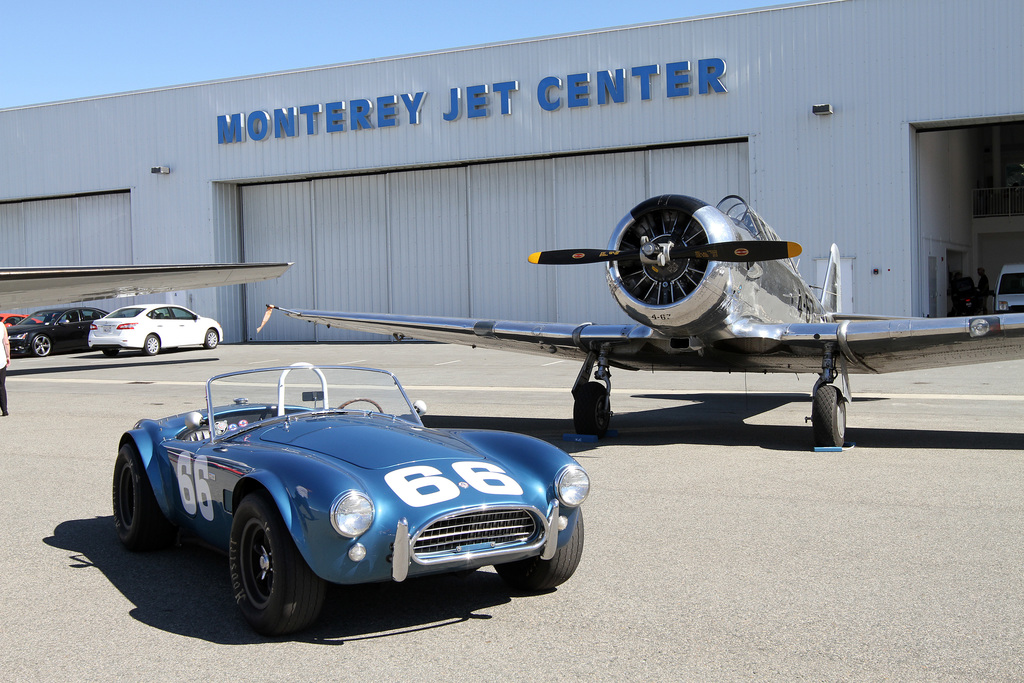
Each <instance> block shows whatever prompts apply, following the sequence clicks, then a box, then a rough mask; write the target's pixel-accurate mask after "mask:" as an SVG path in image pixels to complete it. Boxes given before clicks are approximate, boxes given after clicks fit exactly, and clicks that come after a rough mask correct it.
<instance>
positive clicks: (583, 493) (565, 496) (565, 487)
mask: <svg viewBox="0 0 1024 683" xmlns="http://www.w3.org/2000/svg"><path fill="white" fill-rule="evenodd" d="M555 491H557V493H558V500H559V502H561V503H562V505H566V506H568V507H571V508H574V507H578V506H579V505H581V504H582V503H583V501H585V500H586V499H587V495H588V494H589V493H590V477H588V476H587V473H586V471H585V470H584V469H583V468H582V467H580V466H579V465H569V466H568V467H566V468H565V469H564V470H562V471H561V473H560V474H559V475H558V479H557V480H555Z"/></svg>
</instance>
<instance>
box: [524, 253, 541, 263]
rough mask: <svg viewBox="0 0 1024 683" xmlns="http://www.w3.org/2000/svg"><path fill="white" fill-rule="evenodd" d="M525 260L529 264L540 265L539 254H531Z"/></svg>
mask: <svg viewBox="0 0 1024 683" xmlns="http://www.w3.org/2000/svg"><path fill="white" fill-rule="evenodd" d="M526 260H527V261H529V262H530V263H540V252H539V251H535V252H533V253H532V254H530V256H529V258H527V259H526Z"/></svg>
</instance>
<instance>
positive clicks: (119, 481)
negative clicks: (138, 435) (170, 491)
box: [113, 443, 178, 550]
mask: <svg viewBox="0 0 1024 683" xmlns="http://www.w3.org/2000/svg"><path fill="white" fill-rule="evenodd" d="M113 504H114V528H115V529H116V530H117V537H118V539H120V541H121V543H122V544H124V546H125V547H126V548H128V549H129V550H159V549H161V548H166V547H168V546H169V545H171V544H172V543H174V540H175V538H176V537H177V533H178V530H177V528H175V526H174V525H173V524H171V523H170V522H169V521H167V518H166V517H164V513H163V512H162V511H161V510H160V506H159V505H157V502H156V496H154V495H153V486H152V484H150V482H149V476H148V475H147V474H146V471H145V468H144V467H143V465H142V458H141V457H139V452H138V451H137V450H136V449H135V446H134V445H133V444H131V443H125V444H124V445H123V446H121V448H120V450H118V451H117V460H115V461H114V489H113Z"/></svg>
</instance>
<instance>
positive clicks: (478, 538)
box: [412, 509, 537, 559]
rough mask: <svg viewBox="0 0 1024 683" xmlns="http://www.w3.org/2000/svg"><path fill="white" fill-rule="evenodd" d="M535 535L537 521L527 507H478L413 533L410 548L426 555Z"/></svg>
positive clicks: (526, 539) (494, 545) (521, 540)
mask: <svg viewBox="0 0 1024 683" xmlns="http://www.w3.org/2000/svg"><path fill="white" fill-rule="evenodd" d="M536 537H537V521H536V520H535V519H534V517H533V515H532V514H530V513H529V512H527V511H526V510H522V509H496V510H478V511H474V512H464V513H462V514H458V515H452V516H451V517H445V518H443V519H439V520H436V521H434V522H432V523H431V524H430V525H429V526H427V527H425V528H424V529H423V530H422V531H420V532H419V533H418V534H417V535H416V538H415V539H414V541H413V550H412V551H413V555H414V556H415V557H417V558H422V559H426V558H431V557H437V556H438V555H444V554H448V555H451V554H459V553H471V552H478V551H487V550H493V549H495V548H500V547H502V546H509V545H515V544H527V543H529V542H531V541H533V540H535V539H536Z"/></svg>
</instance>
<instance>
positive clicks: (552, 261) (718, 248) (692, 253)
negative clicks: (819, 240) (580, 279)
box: [529, 240, 803, 266]
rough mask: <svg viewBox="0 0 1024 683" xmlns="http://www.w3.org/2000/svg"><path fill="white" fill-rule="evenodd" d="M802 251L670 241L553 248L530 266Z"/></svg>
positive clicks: (759, 257)
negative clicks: (621, 247) (632, 246)
mask: <svg viewBox="0 0 1024 683" xmlns="http://www.w3.org/2000/svg"><path fill="white" fill-rule="evenodd" d="M801 251H803V249H802V248H801V247H800V245H799V244H797V243H796V242H786V241H784V240H775V241H768V240H764V241H762V240H741V241H738V242H715V243H713V244H702V245H700V246H696V247H688V246H683V245H680V246H678V247H676V246H672V244H671V243H670V242H665V243H660V244H659V243H657V242H648V243H646V244H645V245H644V246H643V247H641V248H640V249H638V250H635V251H613V250H608V249H555V250H552V251H538V252H535V253H533V254H530V257H529V261H530V263H539V264H541V265H549V266H564V265H569V264H573V263H602V262H604V261H645V262H652V263H654V262H657V263H660V265H662V266H664V265H665V263H667V262H668V261H669V260H672V259H707V260H711V261H731V262H751V261H777V260H779V259H786V258H792V257H794V256H799V255H800V252H801Z"/></svg>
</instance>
